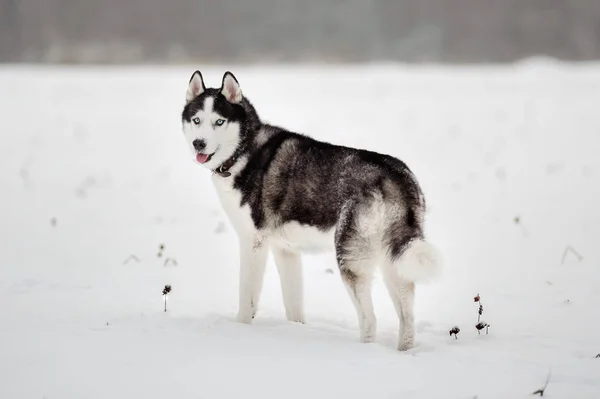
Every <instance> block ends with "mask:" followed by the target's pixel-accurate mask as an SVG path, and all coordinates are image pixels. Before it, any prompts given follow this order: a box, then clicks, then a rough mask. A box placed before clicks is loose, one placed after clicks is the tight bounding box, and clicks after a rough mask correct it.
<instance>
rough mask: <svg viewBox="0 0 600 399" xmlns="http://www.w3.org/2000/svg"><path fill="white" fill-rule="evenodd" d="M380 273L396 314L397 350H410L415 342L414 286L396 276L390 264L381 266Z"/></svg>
mask: <svg viewBox="0 0 600 399" xmlns="http://www.w3.org/2000/svg"><path fill="white" fill-rule="evenodd" d="M381 273H382V275H383V281H384V282H385V286H386V287H387V290H388V293H389V295H390V298H391V299H392V302H393V303H394V307H395V308H396V313H397V314H398V322H399V334H398V350H399V351H405V350H408V349H411V348H412V347H413V346H414V340H415V313H414V302H415V284H414V283H413V282H411V281H408V280H405V279H403V278H401V277H400V276H398V273H397V271H396V269H395V267H394V265H393V264H392V263H387V264H385V265H382V268H381Z"/></svg>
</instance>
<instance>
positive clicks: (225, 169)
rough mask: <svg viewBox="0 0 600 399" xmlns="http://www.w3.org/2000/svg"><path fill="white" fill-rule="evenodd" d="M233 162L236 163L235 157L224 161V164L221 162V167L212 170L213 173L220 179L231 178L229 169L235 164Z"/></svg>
mask: <svg viewBox="0 0 600 399" xmlns="http://www.w3.org/2000/svg"><path fill="white" fill-rule="evenodd" d="M235 161H237V157H236V156H233V157H231V158H229V159H228V160H226V161H225V162H223V163H222V164H221V166H219V167H218V168H217V169H215V170H213V172H214V173H216V174H218V175H219V176H221V177H229V176H231V172H229V169H231V167H232V166H233V165H234V164H235Z"/></svg>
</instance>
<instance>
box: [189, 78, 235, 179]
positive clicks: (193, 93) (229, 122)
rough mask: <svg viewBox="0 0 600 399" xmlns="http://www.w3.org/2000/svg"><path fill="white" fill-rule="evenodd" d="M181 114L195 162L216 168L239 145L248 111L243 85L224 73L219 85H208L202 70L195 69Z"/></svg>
mask: <svg viewBox="0 0 600 399" xmlns="http://www.w3.org/2000/svg"><path fill="white" fill-rule="evenodd" d="M185 99H186V104H185V107H184V109H183V113H182V115H181V121H182V124H183V134H184V136H185V140H186V141H187V143H188V145H189V146H190V147H189V148H190V150H191V152H192V155H193V157H194V159H195V160H196V162H198V163H200V164H202V165H204V166H206V167H207V168H209V169H215V168H217V167H218V166H219V165H221V164H222V163H223V162H225V161H226V160H227V159H228V158H229V157H231V156H232V155H233V154H234V152H235V150H236V149H237V147H238V146H239V145H240V139H241V130H242V125H243V123H244V121H245V119H246V112H245V110H244V106H243V104H242V101H243V96H242V91H241V89H240V85H239V83H238V81H237V79H236V78H235V76H233V74H232V73H231V72H229V71H228V72H225V74H224V75H223V80H222V83H221V87H220V88H218V89H217V88H206V86H205V85H204V80H203V79H202V74H201V73H200V71H196V72H194V74H193V75H192V77H191V78H190V81H189V86H188V90H187V93H186V96H185Z"/></svg>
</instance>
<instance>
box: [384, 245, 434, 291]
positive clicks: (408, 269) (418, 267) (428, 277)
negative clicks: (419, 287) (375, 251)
mask: <svg viewBox="0 0 600 399" xmlns="http://www.w3.org/2000/svg"><path fill="white" fill-rule="evenodd" d="M394 265H395V267H396V270H397V272H398V274H399V275H400V277H402V278H404V279H406V280H409V281H413V282H415V283H421V282H428V281H433V280H435V279H436V278H437V277H438V276H439V275H440V274H441V272H442V270H443V257H442V254H441V252H440V251H439V250H438V249H437V248H436V247H435V246H434V245H432V244H431V243H429V242H427V241H425V240H423V239H416V240H413V241H411V243H410V244H409V246H408V248H407V249H406V250H405V251H404V253H403V254H402V256H400V258H399V259H398V260H396V261H395V263H394Z"/></svg>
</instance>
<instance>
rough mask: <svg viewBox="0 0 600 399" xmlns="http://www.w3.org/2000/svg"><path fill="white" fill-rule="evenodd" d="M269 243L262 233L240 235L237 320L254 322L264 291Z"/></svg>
mask: <svg viewBox="0 0 600 399" xmlns="http://www.w3.org/2000/svg"><path fill="white" fill-rule="evenodd" d="M268 254H269V245H268V242H267V240H266V238H264V237H263V236H262V235H259V234H255V235H248V236H246V237H240V274H239V309H238V314H237V318H236V319H237V321H239V322H241V323H248V324H250V323H252V319H253V318H254V316H255V315H256V311H257V309H258V302H259V300H260V293H261V291H262V286H263V280H264V275H265V267H266V265H267V255H268Z"/></svg>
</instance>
